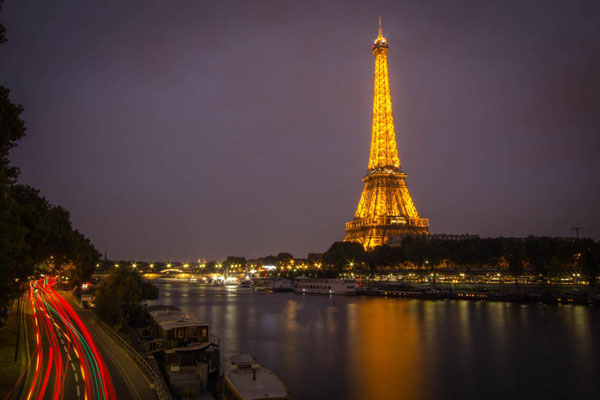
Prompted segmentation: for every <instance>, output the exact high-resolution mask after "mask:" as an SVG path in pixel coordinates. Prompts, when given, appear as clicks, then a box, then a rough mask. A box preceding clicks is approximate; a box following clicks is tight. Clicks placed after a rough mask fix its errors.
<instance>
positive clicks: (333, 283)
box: [294, 276, 356, 294]
mask: <svg viewBox="0 0 600 400" xmlns="http://www.w3.org/2000/svg"><path fill="white" fill-rule="evenodd" d="M294 292H296V293H318V294H356V280H354V279H329V278H309V277H307V276H299V277H297V278H295V279H294Z"/></svg>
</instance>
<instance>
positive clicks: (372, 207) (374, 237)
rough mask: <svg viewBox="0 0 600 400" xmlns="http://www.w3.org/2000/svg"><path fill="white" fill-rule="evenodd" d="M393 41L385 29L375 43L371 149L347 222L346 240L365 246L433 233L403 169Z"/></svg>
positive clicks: (380, 32)
mask: <svg viewBox="0 0 600 400" xmlns="http://www.w3.org/2000/svg"><path fill="white" fill-rule="evenodd" d="M388 52H389V43H388V41H387V39H386V38H385V37H383V34H382V31H381V17H379V35H378V36H377V38H376V39H375V42H374V43H373V54H374V55H375V87H374V94H373V128H372V131H371V152H370V156H369V166H368V170H367V174H366V175H365V177H364V178H363V181H364V182H365V184H364V189H363V192H362V195H361V197H360V202H359V203H358V209H357V210H356V214H355V215H354V219H353V220H352V221H350V222H347V223H346V237H345V238H344V241H354V242H359V243H361V244H362V245H363V246H364V247H365V248H367V249H368V248H373V247H376V246H379V245H381V244H385V243H386V242H387V241H388V239H389V238H390V237H391V236H399V235H403V234H413V235H414V234H422V235H427V234H429V220H427V219H425V218H421V217H419V213H418V212H417V209H416V207H415V205H414V203H413V201H412V198H411V197H410V193H409V192H408V187H407V186H406V182H405V179H406V174H405V173H404V172H403V171H402V166H401V164H400V158H399V156H398V146H397V144H396V132H395V130H394V117H393V115H392V99H391V96H390V81H389V73H388V63H387V54H388Z"/></svg>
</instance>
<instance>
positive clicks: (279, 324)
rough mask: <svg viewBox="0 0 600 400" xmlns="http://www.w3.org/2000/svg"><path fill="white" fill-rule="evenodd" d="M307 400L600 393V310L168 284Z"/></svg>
mask: <svg viewBox="0 0 600 400" xmlns="http://www.w3.org/2000/svg"><path fill="white" fill-rule="evenodd" d="M158 287H159V288H160V296H161V297H160V300H158V301H154V302H152V303H154V304H173V305H176V306H178V307H179V308H181V309H182V310H183V311H186V312H190V313H192V314H194V315H195V316H196V317H198V318H199V319H201V320H203V321H205V322H207V323H209V324H210V329H211V332H212V333H213V334H215V335H217V336H219V337H220V338H221V355H222V357H221V358H222V360H224V361H225V360H227V359H228V357H229V355H231V354H232V353H240V352H241V353H251V354H253V355H254V356H255V357H256V358H257V359H258V361H259V362H260V363H261V364H263V365H264V366H266V367H267V368H269V369H271V370H273V371H274V372H275V373H276V374H277V375H278V376H279V377H280V378H281V379H282V380H283V381H284V382H285V383H286V384H287V386H288V389H289V390H290V392H291V393H292V396H293V398H295V399H476V398H479V399H528V400H531V399H597V398H600V308H598V307H586V306H554V305H553V306H547V305H543V304H512V303H500V302H471V301H450V300H446V301H428V300H407V299H385V298H375V297H363V296H332V297H330V296H326V295H302V294H295V293H254V292H252V291H250V290H249V289H239V290H235V289H233V290H227V289H215V288H204V287H198V286H196V285H187V284H171V283H169V284H159V285H158Z"/></svg>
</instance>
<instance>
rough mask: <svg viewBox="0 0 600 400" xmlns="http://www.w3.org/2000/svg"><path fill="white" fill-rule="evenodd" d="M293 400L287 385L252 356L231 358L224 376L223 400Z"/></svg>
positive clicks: (242, 355) (240, 355) (243, 355)
mask: <svg viewBox="0 0 600 400" xmlns="http://www.w3.org/2000/svg"><path fill="white" fill-rule="evenodd" d="M251 399H252V400H260V399H271V400H286V399H291V395H290V392H288V389H287V387H286V386H285V384H284V383H283V382H282V381H281V379H279V378H278V377H277V375H275V374H274V373H273V372H272V371H270V370H268V369H266V368H264V367H262V366H261V365H260V364H259V363H258V362H256V360H255V359H254V357H252V356H251V355H250V354H238V355H235V356H232V357H231V366H230V367H229V369H227V371H225V373H224V374H223V400H251Z"/></svg>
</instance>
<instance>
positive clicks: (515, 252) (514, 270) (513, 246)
mask: <svg viewBox="0 0 600 400" xmlns="http://www.w3.org/2000/svg"><path fill="white" fill-rule="evenodd" d="M504 254H505V258H506V261H507V262H508V271H509V272H510V273H511V275H512V276H513V278H514V279H515V285H516V287H517V292H518V291H519V276H520V275H521V274H522V273H523V269H524V268H523V259H524V258H525V249H524V248H523V243H522V241H520V240H518V239H512V240H508V241H506V242H505V249H504Z"/></svg>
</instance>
